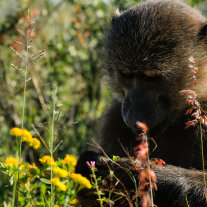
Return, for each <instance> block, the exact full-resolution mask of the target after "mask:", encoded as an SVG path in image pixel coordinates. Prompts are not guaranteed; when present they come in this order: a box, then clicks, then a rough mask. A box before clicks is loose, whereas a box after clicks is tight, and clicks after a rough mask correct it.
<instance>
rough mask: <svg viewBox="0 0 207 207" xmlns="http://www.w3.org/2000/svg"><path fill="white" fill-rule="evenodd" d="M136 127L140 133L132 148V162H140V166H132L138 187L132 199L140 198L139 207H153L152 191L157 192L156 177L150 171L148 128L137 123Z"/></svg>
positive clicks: (151, 170)
mask: <svg viewBox="0 0 207 207" xmlns="http://www.w3.org/2000/svg"><path fill="white" fill-rule="evenodd" d="M137 127H138V128H139V129H141V131H142V133H140V134H139V136H138V137H137V138H136V141H138V142H139V144H138V145H136V146H135V147H134V148H133V151H134V156H135V157H134V160H135V163H136V160H139V161H140V160H141V164H140V165H136V164H135V166H133V167H132V168H133V170H137V171H138V180H139V186H138V189H137V192H136V194H135V195H134V198H133V199H136V198H137V197H141V206H142V207H150V206H154V203H153V190H157V185H156V175H155V172H154V171H153V169H151V165H150V161H149V143H148V136H147V132H148V127H147V125H146V124H144V123H141V122H137Z"/></svg>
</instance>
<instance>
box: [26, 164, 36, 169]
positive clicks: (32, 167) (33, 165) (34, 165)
mask: <svg viewBox="0 0 207 207" xmlns="http://www.w3.org/2000/svg"><path fill="white" fill-rule="evenodd" d="M28 167H29V168H30V169H31V170H38V167H37V166H36V164H35V163H33V164H32V165H30V164H28Z"/></svg>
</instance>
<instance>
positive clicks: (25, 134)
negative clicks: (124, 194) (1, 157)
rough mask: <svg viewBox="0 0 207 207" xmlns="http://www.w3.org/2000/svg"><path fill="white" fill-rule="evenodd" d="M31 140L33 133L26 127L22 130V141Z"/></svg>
mask: <svg viewBox="0 0 207 207" xmlns="http://www.w3.org/2000/svg"><path fill="white" fill-rule="evenodd" d="M31 140H32V135H31V133H30V132H29V131H28V130H26V129H24V130H22V141H23V142H31Z"/></svg>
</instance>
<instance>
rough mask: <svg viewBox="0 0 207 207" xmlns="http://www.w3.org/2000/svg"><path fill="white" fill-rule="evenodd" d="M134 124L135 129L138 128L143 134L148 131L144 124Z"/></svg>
mask: <svg viewBox="0 0 207 207" xmlns="http://www.w3.org/2000/svg"><path fill="white" fill-rule="evenodd" d="M136 124H137V127H138V128H140V129H141V130H142V131H143V132H148V130H149V129H148V127H147V125H146V124H145V123H142V122H139V121H137V122H136Z"/></svg>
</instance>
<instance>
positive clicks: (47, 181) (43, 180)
mask: <svg viewBox="0 0 207 207" xmlns="http://www.w3.org/2000/svg"><path fill="white" fill-rule="evenodd" d="M40 181H41V182H43V183H45V184H51V182H50V180H48V179H46V178H40Z"/></svg>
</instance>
